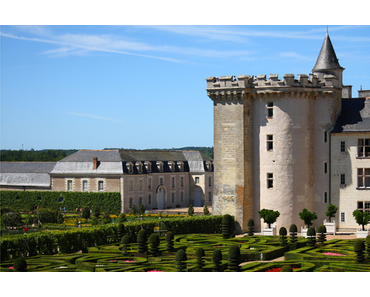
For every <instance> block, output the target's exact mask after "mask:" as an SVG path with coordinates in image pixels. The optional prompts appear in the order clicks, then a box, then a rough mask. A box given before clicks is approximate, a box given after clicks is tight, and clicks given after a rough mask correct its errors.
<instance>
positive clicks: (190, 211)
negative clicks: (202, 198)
mask: <svg viewBox="0 0 370 297" xmlns="http://www.w3.org/2000/svg"><path fill="white" fill-rule="evenodd" d="M188 215H189V216H193V215H194V207H193V204H190V205H189V207H188Z"/></svg>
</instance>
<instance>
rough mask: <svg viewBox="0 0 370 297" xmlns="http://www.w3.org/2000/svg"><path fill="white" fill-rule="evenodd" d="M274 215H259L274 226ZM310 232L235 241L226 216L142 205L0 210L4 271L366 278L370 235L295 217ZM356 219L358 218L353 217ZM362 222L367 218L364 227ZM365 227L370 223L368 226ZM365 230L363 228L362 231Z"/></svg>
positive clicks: (289, 230)
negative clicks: (332, 235)
mask: <svg viewBox="0 0 370 297" xmlns="http://www.w3.org/2000/svg"><path fill="white" fill-rule="evenodd" d="M278 216H279V213H278V212H276V211H271V210H270V211H269V210H261V211H260V217H261V219H263V220H264V221H265V223H266V224H267V225H268V227H271V224H273V223H274V222H275V221H276V219H277V218H278ZM300 216H301V218H302V220H304V219H306V220H307V221H305V223H306V225H307V227H308V228H307V229H308V230H307V234H306V236H298V230H297V226H296V225H291V226H287V227H286V228H285V227H282V228H280V230H278V231H279V232H278V234H276V235H256V234H255V232H254V222H253V220H252V219H251V220H249V222H248V228H249V230H248V232H247V233H246V234H243V235H237V236H235V234H234V229H235V222H234V218H233V217H232V216H230V215H224V216H213V215H210V214H209V212H208V209H207V207H205V208H204V212H203V214H202V215H194V210H193V208H192V206H190V207H189V209H188V214H187V215H180V214H177V215H164V214H156V215H153V214H147V213H145V209H144V208H143V207H142V206H139V207H138V209H136V207H133V209H132V210H131V213H130V214H120V215H117V214H115V215H113V214H110V213H109V212H108V211H101V210H100V209H99V208H95V209H93V210H92V209H89V207H88V206H84V207H82V208H78V207H77V209H75V210H73V211H71V210H70V211H67V212H64V209H61V211H60V209H57V210H50V209H43V208H38V209H37V208H36V209H35V210H33V211H26V212H25V211H22V212H18V211H16V210H14V209H11V207H2V217H1V222H2V226H1V227H2V228H1V231H2V234H1V239H0V244H1V264H0V271H1V272H18V271H19V272H20V271H27V272H42V271H43V272H61V271H68V272H74V271H76V272H84V271H86V272H104V271H106V272H115V271H116V272H327V271H335V272H368V271H370V236H369V235H368V236H367V237H366V238H358V239H351V240H341V239H332V240H327V238H326V235H327V230H326V227H325V226H324V225H320V226H318V227H317V228H313V227H312V222H313V221H314V220H315V215H314V214H312V213H309V212H308V211H307V210H302V212H301V213H300ZM354 216H355V214H354ZM366 220H367V217H366V218H365V222H366ZM367 222H368V221H367ZM366 224H367V223H364V226H366Z"/></svg>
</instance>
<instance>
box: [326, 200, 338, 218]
mask: <svg viewBox="0 0 370 297" xmlns="http://www.w3.org/2000/svg"><path fill="white" fill-rule="evenodd" d="M337 210H338V207H337V206H336V205H334V204H331V203H329V205H328V207H327V209H326V213H325V215H326V216H327V217H328V219H329V222H331V218H334V217H335V214H336V212H337Z"/></svg>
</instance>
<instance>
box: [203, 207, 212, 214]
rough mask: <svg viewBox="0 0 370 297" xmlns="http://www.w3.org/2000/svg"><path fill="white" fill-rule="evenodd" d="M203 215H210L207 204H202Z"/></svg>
mask: <svg viewBox="0 0 370 297" xmlns="http://www.w3.org/2000/svg"><path fill="white" fill-rule="evenodd" d="M203 215H205V216H209V215H210V213H209V210H208V207H207V205H204V207H203Z"/></svg>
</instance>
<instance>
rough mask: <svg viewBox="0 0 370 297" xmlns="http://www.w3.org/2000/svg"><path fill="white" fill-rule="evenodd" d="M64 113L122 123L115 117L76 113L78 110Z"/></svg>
mask: <svg viewBox="0 0 370 297" xmlns="http://www.w3.org/2000/svg"><path fill="white" fill-rule="evenodd" d="M66 113H67V114H71V115H75V116H79V117H85V118H92V119H97V120H103V121H109V122H115V123H120V124H123V123H124V122H122V121H119V120H116V119H111V118H106V117H101V116H97V115H92V114H85V113H78V112H66Z"/></svg>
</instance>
